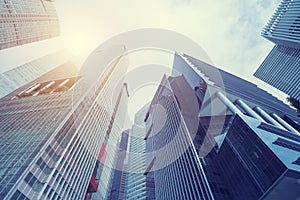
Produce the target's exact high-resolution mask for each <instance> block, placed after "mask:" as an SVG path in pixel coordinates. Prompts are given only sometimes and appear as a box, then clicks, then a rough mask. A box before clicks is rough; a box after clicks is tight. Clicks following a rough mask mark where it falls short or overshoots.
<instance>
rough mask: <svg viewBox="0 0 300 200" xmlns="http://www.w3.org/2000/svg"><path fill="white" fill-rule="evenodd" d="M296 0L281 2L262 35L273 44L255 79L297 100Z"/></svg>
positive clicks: (299, 11)
mask: <svg viewBox="0 0 300 200" xmlns="http://www.w3.org/2000/svg"><path fill="white" fill-rule="evenodd" d="M299 3H300V1H299V0H282V2H281V3H280V5H279V6H278V8H277V10H276V11H275V13H274V14H273V16H272V18H271V19H270V21H269V22H268V24H267V25H266V26H265V28H264V30H263V31H262V36H263V37H265V38H267V39H268V40H270V41H271V42H273V43H275V46H274V47H273V49H272V51H271V52H270V53H269V55H268V56H267V57H266V59H265V60H264V61H263V62H262V64H261V65H260V67H259V68H258V69H257V71H256V72H255V73H254V76H256V77H257V78H259V79H261V80H263V81H264V82H266V83H268V84H270V85H272V86H273V87H275V88H277V89H279V90H281V91H283V92H285V93H286V94H288V95H289V96H291V97H293V98H295V99H298V100H299V99H300V81H299V77H300V68H299V66H300V20H299V18H300V8H299Z"/></svg>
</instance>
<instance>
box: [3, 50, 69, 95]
mask: <svg viewBox="0 0 300 200" xmlns="http://www.w3.org/2000/svg"><path fill="white" fill-rule="evenodd" d="M69 58H70V54H69V53H68V52H67V51H59V52H55V53H52V54H49V55H46V56H44V57H41V58H39V59H36V60H34V61H31V62H28V63H26V64H24V65H21V66H18V67H16V68H14V69H12V70H9V71H7V72H4V73H2V74H0V85H1V87H0V98H1V97H4V96H6V95H8V94H9V93H11V92H12V91H14V90H16V89H18V88H20V87H21V86H23V85H25V84H27V83H30V82H31V81H33V80H35V79H36V78H38V77H40V76H42V75H43V74H44V73H46V72H49V71H51V70H52V69H54V68H56V67H58V66H59V65H62V64H66V63H67V62H68V59H69Z"/></svg>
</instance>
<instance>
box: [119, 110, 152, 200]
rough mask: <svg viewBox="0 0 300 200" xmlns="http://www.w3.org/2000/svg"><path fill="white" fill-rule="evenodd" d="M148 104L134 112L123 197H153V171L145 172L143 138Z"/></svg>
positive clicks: (145, 150) (145, 147)
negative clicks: (124, 195) (124, 194)
mask: <svg viewBox="0 0 300 200" xmlns="http://www.w3.org/2000/svg"><path fill="white" fill-rule="evenodd" d="M148 107H149V104H147V105H145V106H144V107H143V108H141V109H140V110H139V111H138V112H137V113H136V114H135V119H134V124H133V126H132V131H131V134H130V141H129V142H130V143H129V149H128V161H127V162H128V163H127V179H126V180H127V183H126V198H125V199H128V200H130V199H132V200H133V199H149V200H153V199H155V188H154V183H153V173H152V172H150V173H147V174H146V173H145V172H146V169H147V160H148V159H147V154H146V153H147V152H148V151H149V150H148V147H147V143H146V140H145V135H146V125H145V123H144V118H145V115H146V113H147V110H148Z"/></svg>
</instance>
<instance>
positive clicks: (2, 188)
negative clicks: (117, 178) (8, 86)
mask: <svg viewBox="0 0 300 200" xmlns="http://www.w3.org/2000/svg"><path fill="white" fill-rule="evenodd" d="M107 51H109V53H110V54H111V55H112V56H113V58H117V59H116V60H115V62H113V63H111V64H110V65H103V66H106V67H105V68H104V67H102V68H99V63H101V60H102V58H101V56H102V55H103V54H105V52H107ZM107 51H101V52H99V50H97V49H96V50H95V52H93V53H92V54H91V55H90V57H89V58H88V60H87V62H86V63H85V65H84V66H85V67H86V70H87V71H90V70H92V71H90V72H92V73H93V74H92V75H91V76H89V75H88V74H86V71H84V70H81V71H80V72H78V71H77V70H76V68H75V67H74V65H72V64H70V63H66V64H63V65H61V66H59V67H56V68H55V69H53V70H51V71H50V72H47V73H45V74H44V75H42V76H40V77H39V78H37V79H35V80H33V81H32V82H30V83H28V84H25V85H23V86H21V87H20V88H18V89H17V90H15V91H13V92H11V93H10V94H8V95H6V96H5V97H3V98H1V100H0V104H1V111H0V116H1V130H0V131H1V134H0V137H1V140H0V141H1V151H0V154H1V156H0V158H1V167H0V176H1V179H0V180H1V182H0V198H1V199H84V198H85V199H90V198H92V197H93V194H96V195H98V197H99V199H105V198H106V196H107V192H108V188H109V185H110V182H111V179H112V178H111V171H112V166H113V164H114V161H115V158H114V155H116V153H115V152H117V150H118V148H117V147H118V146H117V143H118V141H119V140H120V137H121V132H122V123H123V122H122V119H124V116H123V115H124V113H125V112H124V110H122V109H124V108H126V104H124V102H127V98H128V92H127V85H126V84H124V83H123V82H122V80H120V77H121V75H122V74H123V73H125V72H126V70H127V69H126V66H120V65H119V64H120V62H121V61H120V60H121V55H122V54H123V52H124V49H123V48H122V49H119V48H118V49H116V48H114V49H108V50H107ZM105 56H107V54H106V55H105ZM103 64H104V63H103ZM95 73H96V74H95Z"/></svg>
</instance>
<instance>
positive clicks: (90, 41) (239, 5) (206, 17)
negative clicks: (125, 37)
mask: <svg viewBox="0 0 300 200" xmlns="http://www.w3.org/2000/svg"><path fill="white" fill-rule="evenodd" d="M278 4H279V0H276V1H273V0H252V1H240V0H224V1H218V2H216V1H204V0H201V1H200V0H152V1H141V0H128V1H124V0H112V1H104V0H86V1H84V2H83V1H78V0H77V1H74V0H64V1H56V5H57V8H58V12H59V14H60V16H61V19H62V20H61V21H62V23H61V25H62V31H63V32H64V33H66V34H65V35H67V36H68V35H72V34H75V35H76V34H77V35H78V36H82V38H81V39H76V37H74V38H72V37H69V38H67V39H68V40H69V41H68V43H70V44H72V45H75V46H76V43H78V41H83V43H84V44H85V45H86V46H89V48H88V49H93V48H95V47H96V46H97V45H98V44H100V43H101V42H102V41H105V40H106V39H108V38H109V37H111V36H113V35H116V34H118V33H121V32H125V31H129V30H133V29H137V28H144V27H154V28H165V29H170V30H173V31H177V32H179V33H182V34H184V35H186V36H187V37H190V38H191V39H193V40H194V41H196V42H197V43H198V44H200V46H202V47H203V48H204V49H205V50H206V51H207V53H208V55H209V56H210V57H211V58H212V60H213V61H214V63H215V64H216V65H217V66H219V67H220V68H223V69H225V70H227V71H230V72H231V73H234V74H236V75H239V76H241V77H243V78H247V79H252V74H253V73H254V71H255V70H256V68H257V67H258V66H259V64H260V63H261V62H262V60H263V59H264V58H265V56H266V55H267V53H268V52H269V51H270V49H271V47H272V46H273V45H272V43H271V42H269V41H267V40H266V39H264V38H262V37H261V36H260V33H261V31H262V29H263V27H264V26H265V24H266V23H267V21H268V20H269V18H270V17H271V15H272V13H273V12H274V10H275V8H276V7H277V5H278ZM70 5H72V6H70ZM84 38H85V40H84ZM81 49H83V48H81ZM252 80H253V79H252Z"/></svg>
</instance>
